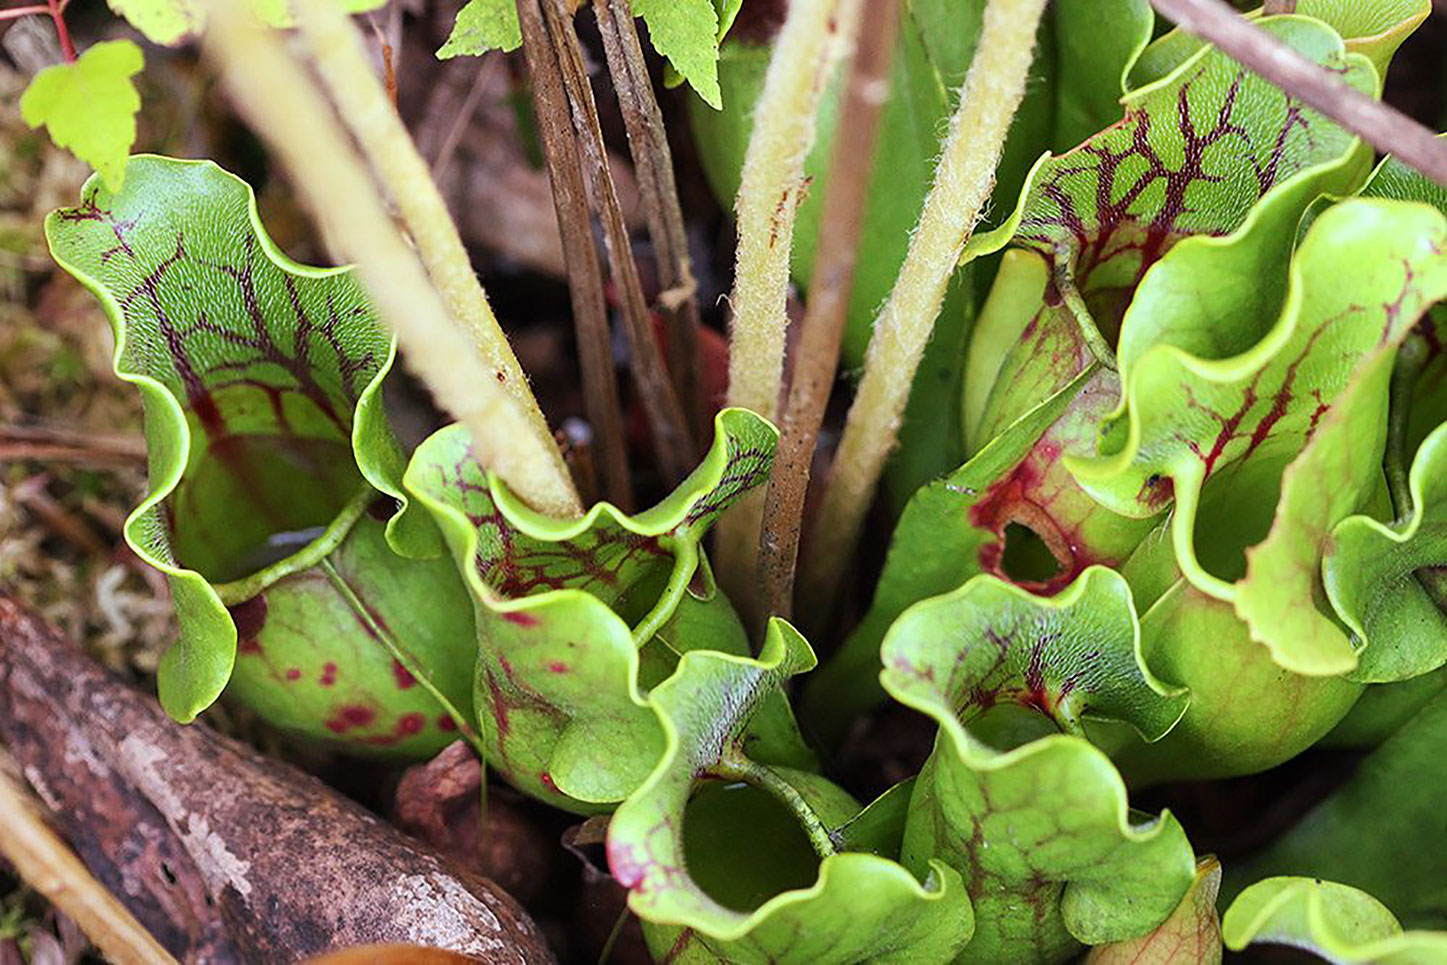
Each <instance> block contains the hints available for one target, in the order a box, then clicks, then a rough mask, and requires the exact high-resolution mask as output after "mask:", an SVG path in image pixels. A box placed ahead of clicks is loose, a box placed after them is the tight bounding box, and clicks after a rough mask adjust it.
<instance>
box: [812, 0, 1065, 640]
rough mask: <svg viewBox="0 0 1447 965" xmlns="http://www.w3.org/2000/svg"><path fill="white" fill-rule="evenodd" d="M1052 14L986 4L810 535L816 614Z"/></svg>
mask: <svg viewBox="0 0 1447 965" xmlns="http://www.w3.org/2000/svg"><path fill="white" fill-rule="evenodd" d="M1044 7H1045V0H989V2H988V3H987V4H986V6H985V14H984V25H983V28H982V30H981V32H980V44H979V48H978V50H977V52H976V53H975V59H974V62H973V63H971V64H970V71H969V74H968V75H967V76H966V78H965V86H964V90H963V91H961V93H960V106H959V108H958V109H957V110H956V111H955V115H954V117H953V118H952V119H951V121H950V132H949V136H948V137H947V139H946V140H945V145H944V153H943V154H942V155H941V157H940V160H939V164H938V165H937V166H936V168H935V178H934V184H933V185H932V186H931V187H930V192H929V195H928V197H926V199H925V203H924V209H923V211H921V213H920V218H919V224H918V225H917V226H916V228H915V232H914V235H913V237H911V238H910V244H909V252H908V254H907V255H906V256H905V260H904V264H903V266H901V268H900V273H899V277H898V278H897V279H896V281H895V284H894V288H893V290H892V291H891V292H890V293H889V299H888V300H887V301H886V302H885V305H884V308H883V309H882V310H881V311H880V313H879V317H878V318H877V319H876V320H875V323H874V334H873V336H872V337H871V338H870V340H869V350H868V353H867V354H866V356H865V363H864V378H863V379H862V380H861V382H860V383H859V390H858V393H857V394H856V395H855V398H854V403H853V405H852V406H851V407H850V409H849V417H848V419H847V421H846V423H845V426H844V435H843V437H842V438H841V440H840V443H839V451H838V452H837V453H836V455H835V458H834V465H833V467H832V470H831V475H830V478H829V481H828V484H827V488H826V489H825V493H824V502H823V505H822V507H821V509H820V513H819V518H818V519H817V521H816V522H815V525H814V528H813V529H812V530H811V532H810V549H809V555H808V558H807V559H806V561H805V570H804V591H805V594H806V596H807V599H808V605H809V606H810V607H811V608H812V612H813V613H814V614H819V613H823V612H827V608H828V607H829V606H830V605H831V601H832V600H833V599H834V596H835V592H836V591H837V589H838V586H839V582H840V579H841V578H842V575H843V573H844V571H845V569H846V568H847V566H848V563H849V561H850V560H851V558H852V557H853V553H854V548H855V545H856V544H857V542H858V539H859V531H860V527H861V525H862V524H863V521H864V515H865V513H866V511H867V510H868V509H869V504H870V503H871V502H872V501H873V499H874V493H875V489H876V488H877V487H878V484H879V476H880V473H881V472H882V471H883V469H884V463H885V460H886V459H887V458H888V456H889V453H890V451H891V450H893V449H894V446H895V443H896V441H897V439H898V434H899V425H900V420H901V417H902V416H903V414H904V407H905V403H906V402H907V401H908V400H909V390H910V385H911V383H913V381H914V375H915V371H916V369H918V368H919V360H920V356H921V355H923V354H924V348H925V343H927V342H928V341H929V337H930V332H931V331H932V330H933V328H934V323H935V318H936V317H937V316H938V315H939V311H940V305H941V304H942V303H943V301H944V297H945V288H946V286H947V285H948V284H949V280H950V276H951V275H953V274H954V272H955V268H956V266H957V265H958V264H959V260H960V253H961V252H962V251H963V250H964V247H965V243H966V242H967V241H968V240H969V238H970V234H971V233H972V232H973V231H974V229H975V225H976V224H977V223H978V222H979V220H980V214H981V212H982V211H983V210H984V206H985V202H986V201H987V200H989V197H990V192H991V190H992V189H993V188H994V185H995V168H996V166H997V165H998V164H999V160H1000V153H1001V151H1002V149H1003V148H1004V145H1005V137H1006V135H1007V134H1009V132H1010V123H1011V121H1012V120H1013V119H1014V117H1015V110H1016V108H1017V107H1019V105H1020V100H1021V98H1022V97H1023V96H1024V94H1025V81H1026V77H1027V75H1028V74H1029V72H1030V63H1031V60H1032V58H1033V52H1034V49H1035V33H1036V29H1037V28H1038V26H1039V24H1040V16H1041V13H1042V11H1043V10H1044Z"/></svg>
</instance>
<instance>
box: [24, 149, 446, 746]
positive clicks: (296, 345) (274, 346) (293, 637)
mask: <svg viewBox="0 0 1447 965" xmlns="http://www.w3.org/2000/svg"><path fill="white" fill-rule="evenodd" d="M45 230H46V237H47V239H48V240H49V242H50V248H51V252H52V254H53V255H54V257H55V259H56V261H57V262H59V263H60V265H61V266H62V267H63V268H65V269H66V270H67V271H69V272H70V273H71V274H72V275H74V276H75V277H76V278H77V279H79V280H80V281H81V283H82V284H84V285H85V286H86V287H87V288H89V289H90V290H91V291H92V292H93V293H94V294H95V295H96V297H97V298H98V299H99V300H100V302H101V304H102V305H103V306H104V308H105V310H106V314H107V316H108V318H109V319H110V322H111V325H112V327H113V329H114V331H115V337H116V354H115V370H116V373H117V375H119V376H120V377H121V378H122V379H124V380H126V381H128V382H131V383H133V384H135V385H136V387H137V388H138V389H140V392H141V398H142V402H143V405H144V408H145V427H146V441H147V448H148V452H149V469H150V489H149V491H148V493H147V495H146V497H145V499H144V500H143V501H142V503H141V505H140V506H139V507H138V508H137V509H136V510H135V512H133V513H132V514H131V516H130V518H129V519H128V520H127V521H126V526H125V534H126V540H127V542H128V543H129V544H130V545H131V547H132V548H133V549H134V550H135V551H136V553H137V554H138V555H139V556H140V557H141V559H142V560H144V561H145V562H146V563H148V564H149V565H151V566H154V567H156V568H157V569H159V570H160V571H161V572H163V573H165V574H166V577H167V582H168V583H169V584H170V587H171V593H172V597H173V599H174V602H175V606H176V611H177V617H178V621H179V623H180V637H179V639H178V640H177V641H176V643H175V644H174V645H173V646H172V647H171V649H170V650H169V651H167V653H166V655H165V657H164V658H163V660H162V662H161V667H160V675H159V685H160V688H159V689H160V697H161V703H162V706H164V707H165V708H166V710H167V712H168V713H170V714H171V715H172V716H174V717H176V718H177V719H179V720H182V721H188V720H190V719H192V718H193V717H195V715H196V714H198V713H200V712H201V711H202V710H204V709H205V708H206V707H207V706H209V705H210V704H211V703H212V701H214V700H215V699H216V697H217V696H218V695H219V694H220V693H221V691H222V689H223V688H224V687H225V686H226V684H227V681H228V680H229V679H230V677H231V675H232V670H233V664H236V663H237V644H238V640H239V641H240V642H241V643H242V644H243V645H244V646H243V657H244V658H243V659H242V660H241V661H240V667H239V673H238V691H237V693H238V695H239V696H241V697H242V698H243V699H245V700H247V701H249V702H253V703H255V704H256V705H257V706H260V707H264V708H265V709H266V711H267V712H268V713H269V714H271V715H273V716H275V717H276V718H277V719H278V722H279V723H281V724H282V725H283V726H288V727H291V728H293V729H295V730H298V731H301V732H304V733H306V734H307V735H309V736H312V737H316V738H320V739H324V740H331V741H337V742H341V743H343V744H345V745H347V746H348V747H349V748H350V749H353V750H357V751H361V752H365V753H393V752H396V753H403V754H422V753H426V752H427V751H428V750H429V749H433V750H435V749H436V748H437V747H440V746H441V745H442V744H444V743H446V742H448V741H450V740H452V739H454V737H455V734H452V733H450V732H448V731H447V729H446V728H447V723H450V722H453V721H452V715H451V714H447V716H446V718H445V720H446V722H444V713H445V712H446V707H445V706H444V705H443V704H441V703H438V702H437V701H436V700H435V698H436V697H438V696H441V697H442V698H443V699H444V700H446V701H447V703H448V704H450V705H451V706H452V707H453V709H454V710H458V712H459V715H463V714H465V712H466V708H467V705H468V703H469V695H468V691H467V688H466V687H465V686H463V687H461V688H459V687H458V686H457V680H456V678H455V677H453V676H451V673H452V672H455V671H457V670H459V669H460V670H461V671H462V672H464V673H466V672H467V671H469V670H470V667H471V655H470V647H468V646H466V644H465V639H466V638H465V637H464V638H463V640H464V644H463V645H462V646H461V647H459V642H458V640H459V638H458V636H457V632H458V630H459V628H460V629H461V631H462V632H463V633H465V632H466V624H467V620H466V613H465V612H463V613H459V612H458V611H457V610H456V609H455V608H452V607H450V606H449V604H452V603H456V602H458V601H459V590H460V586H459V583H458V581H457V579H456V577H455V576H454V575H453V574H452V573H451V572H450V570H449V568H446V567H438V566H436V565H435V564H427V563H425V562H421V561H418V562H411V561H408V560H406V559H403V558H402V557H399V556H397V555H396V554H395V553H393V552H391V550H390V546H391V542H392V540H393V538H394V537H395V538H399V539H400V537H401V536H402V535H403V534H404V530H403V528H402V527H401V526H400V524H399V521H398V520H396V519H395V518H394V519H392V520H389V522H388V524H387V527H386V534H385V535H386V540H385V541H383V540H382V537H381V536H379V534H378V531H380V530H381V529H382V527H381V526H378V525H376V524H373V523H372V522H371V521H370V520H367V521H366V522H362V520H365V519H366V513H367V511H368V509H369V508H373V509H375V510H379V511H381V514H382V515H383V516H385V515H387V514H388V513H389V512H390V507H389V506H388V505H387V504H386V503H385V502H383V503H377V500H378V499H380V498H381V497H384V496H386V497H392V498H393V499H396V500H400V501H402V502H404V503H405V497H404V495H403V492H402V489H401V485H400V482H401V475H402V468H403V457H402V452H401V448H400V446H399V445H398V443H397V441H396V439H395V437H394V436H393V435H392V431H391V428H390V426H389V425H388V423H387V420H386V416H385V413H384V412H383V411H382V406H381V381H382V379H383V377H384V376H385V375H386V373H387V371H388V369H389V368H390V366H391V364H392V359H393V356H394V346H393V343H392V340H391V337H390V335H389V334H388V333H387V331H386V330H385V329H384V328H383V326H382V325H381V324H380V322H379V320H378V319H377V317H376V314H375V312H374V311H373V309H372V307H371V305H370V304H369V303H368V302H367V300H366V297H365V294H364V292H363V291H362V288H361V286H360V284H359V283H358V282H357V281H356V279H355V278H354V277H353V275H352V272H351V271H350V269H345V268H309V267H306V266H304V265H299V264H297V263H295V262H293V261H292V260H291V259H289V258H287V257H286V256H285V255H284V254H282V253H281V251H280V250H278V249H277V247H276V245H275V244H274V243H273V242H272V241H271V239H270V238H269V237H268V236H267V235H266V232H265V231H264V230H263V228H262V226H261V224H260V222H259V220H258V216H257V212H256V199H255V197H254V195H253V194H252V192H251V189H250V187H248V186H247V185H246V184H245V183H244V182H242V181H241V180H239V179H237V178H235V177H233V176H232V175H230V174H227V173H226V172H224V171H222V170H221V169H220V168H218V167H217V166H216V165H214V164H212V163H210V162H207V161H176V160H170V159H167V158H158V157H136V158H132V159H131V161H130V163H129V165H128V168H127V176H126V187H125V190H124V191H122V192H119V193H114V192H111V191H109V190H108V189H107V188H106V187H105V186H104V184H103V183H102V182H101V180H100V179H99V177H96V178H92V179H91V180H90V181H88V182H87V183H86V185H85V187H84V188H83V189H82V192H81V203H80V205H79V206H78V207H74V208H66V209H62V210H60V211H56V212H53V213H52V214H51V215H50V216H49V217H48V218H47V219H46V223H45ZM374 504H375V505H374ZM228 606H229V609H228ZM338 621H340V622H338ZM238 630H239V631H240V632H239V633H238ZM253 657H254V658H255V659H252V658H253ZM328 668H330V669H328ZM435 674H443V675H445V676H438V675H435ZM413 681H415V682H417V683H418V684H420V686H415V687H414V686H413V685H412V682H413ZM414 737H415V738H417V739H416V740H412V739H410V738H414ZM404 738H408V739H404Z"/></svg>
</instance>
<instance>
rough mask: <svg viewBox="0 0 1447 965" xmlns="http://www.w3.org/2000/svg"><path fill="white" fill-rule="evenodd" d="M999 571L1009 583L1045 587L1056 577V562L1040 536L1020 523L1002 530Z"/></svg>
mask: <svg viewBox="0 0 1447 965" xmlns="http://www.w3.org/2000/svg"><path fill="white" fill-rule="evenodd" d="M1000 569H1001V570H1002V571H1003V572H1004V574H1005V576H1006V577H1007V578H1008V579H1009V580H1010V581H1011V582H1012V583H1048V582H1050V581H1051V580H1052V579H1054V578H1055V577H1056V576H1058V575H1059V574H1060V561H1059V560H1058V559H1056V558H1055V554H1054V553H1052V552H1051V551H1050V547H1049V546H1048V545H1046V543H1045V540H1043V539H1041V538H1040V534H1039V533H1037V532H1035V531H1034V530H1033V529H1031V528H1030V527H1029V526H1026V525H1024V524H1023V523H1010V524H1008V525H1007V526H1006V527H1005V551H1004V553H1003V554H1002V555H1001V557H1000Z"/></svg>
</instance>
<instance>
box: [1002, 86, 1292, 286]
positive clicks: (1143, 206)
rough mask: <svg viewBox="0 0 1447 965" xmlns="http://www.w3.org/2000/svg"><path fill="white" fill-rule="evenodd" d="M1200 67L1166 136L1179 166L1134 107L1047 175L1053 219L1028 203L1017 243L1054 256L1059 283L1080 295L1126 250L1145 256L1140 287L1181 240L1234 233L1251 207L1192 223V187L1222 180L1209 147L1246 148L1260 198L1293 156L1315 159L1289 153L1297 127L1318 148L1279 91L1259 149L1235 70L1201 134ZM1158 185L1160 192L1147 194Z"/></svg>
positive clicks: (1182, 92) (1045, 189) (1138, 274)
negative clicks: (1087, 206)
mask: <svg viewBox="0 0 1447 965" xmlns="http://www.w3.org/2000/svg"><path fill="white" fill-rule="evenodd" d="M1204 70H1205V68H1204V67H1203V68H1202V69H1201V71H1198V72H1197V74H1196V75H1195V76H1194V77H1192V78H1190V79H1189V80H1187V81H1185V82H1184V83H1183V84H1182V86H1181V87H1180V88H1179V90H1178V91H1177V92H1176V105H1175V107H1176V109H1175V120H1176V124H1175V126H1174V127H1173V128H1172V129H1171V130H1170V131H1169V133H1167V134H1165V135H1164V137H1179V139H1180V142H1181V153H1182V159H1181V163H1180V166H1179V167H1175V168H1172V167H1170V166H1169V165H1168V164H1167V162H1166V160H1165V159H1164V158H1163V157H1162V156H1161V154H1160V151H1159V150H1158V149H1157V141H1156V139H1155V137H1154V135H1156V134H1157V130H1156V125H1157V123H1158V119H1157V118H1155V117H1153V116H1152V115H1151V114H1150V113H1149V112H1148V111H1146V110H1145V109H1142V108H1139V107H1137V108H1133V109H1132V110H1130V111H1129V112H1128V113H1127V114H1126V116H1125V118H1123V119H1122V120H1121V121H1120V122H1119V123H1118V124H1116V125H1115V126H1114V127H1111V128H1108V129H1107V130H1106V131H1104V132H1102V133H1101V134H1099V135H1097V136H1096V137H1094V138H1092V139H1090V140H1089V141H1086V142H1085V143H1084V144H1082V145H1081V146H1080V147H1078V148H1076V149H1075V150H1074V151H1071V152H1069V153H1068V154H1066V155H1063V156H1062V157H1061V159H1060V160H1061V161H1066V160H1067V159H1069V158H1070V157H1071V155H1076V156H1077V157H1078V158H1079V163H1073V164H1071V163H1063V164H1060V165H1059V166H1057V167H1056V168H1055V169H1054V170H1053V171H1052V172H1051V173H1050V175H1049V179H1048V180H1046V181H1044V182H1043V183H1041V184H1040V186H1039V188H1038V190H1039V192H1040V195H1041V197H1042V198H1044V199H1045V200H1047V201H1049V202H1050V203H1051V204H1052V205H1053V206H1054V208H1055V209H1056V210H1055V211H1054V212H1053V213H1052V212H1049V211H1044V210H1040V207H1039V205H1032V206H1031V209H1033V210H1028V209H1027V212H1026V214H1025V215H1024V217H1022V219H1021V221H1020V225H1019V228H1018V230H1017V232H1016V235H1015V239H1014V240H1015V243H1016V244H1020V245H1023V246H1025V247H1029V248H1034V249H1036V250H1038V251H1040V252H1041V253H1042V254H1044V255H1045V256H1046V257H1047V258H1051V259H1052V260H1053V263H1054V265H1055V274H1056V277H1057V278H1058V279H1060V280H1061V282H1062V283H1063V284H1072V283H1073V284H1074V285H1076V286H1077V287H1079V288H1080V289H1082V290H1084V289H1086V288H1088V287H1089V284H1090V277H1091V274H1092V273H1093V272H1094V271H1096V270H1097V269H1098V268H1100V267H1101V266H1102V265H1104V264H1106V263H1108V262H1111V261H1112V260H1114V259H1115V258H1117V257H1118V256H1121V255H1123V254H1126V253H1128V252H1136V253H1137V254H1138V255H1139V258H1140V263H1139V265H1137V267H1136V271H1135V283H1136V284H1138V283H1139V281H1140V279H1141V278H1142V277H1143V276H1144V275H1145V272H1146V271H1147V270H1148V269H1149V268H1150V267H1151V266H1152V265H1153V264H1154V263H1155V262H1156V261H1157V260H1159V258H1160V257H1161V255H1163V254H1164V253H1165V251H1166V250H1167V249H1168V248H1169V247H1170V245H1171V244H1172V243H1174V241H1175V240H1176V239H1178V238H1180V237H1183V236H1185V235H1187V234H1198V233H1205V234H1224V233H1226V232H1228V231H1230V230H1232V229H1233V228H1234V227H1236V224H1237V223H1238V222H1239V220H1240V219H1241V218H1242V217H1244V215H1245V212H1246V210H1249V205H1243V206H1241V207H1239V209H1238V210H1236V211H1232V212H1222V214H1223V215H1225V217H1223V218H1222V219H1221V220H1220V221H1219V222H1217V223H1212V224H1205V223H1197V222H1200V220H1201V219H1199V218H1188V216H1191V215H1200V214H1202V213H1203V212H1200V211H1198V210H1196V209H1194V208H1192V207H1191V206H1190V204H1189V203H1188V197H1187V195H1188V189H1189V188H1190V187H1191V185H1193V184H1196V183H1217V182H1220V181H1221V180H1222V179H1223V176H1222V175H1221V174H1213V173H1211V172H1210V171H1208V170H1207V163H1206V162H1207V158H1208V154H1209V153H1210V152H1211V149H1212V148H1215V147H1217V146H1218V145H1221V144H1222V143H1223V142H1226V141H1227V140H1228V139H1236V140H1239V141H1240V142H1241V143H1242V150H1240V151H1238V152H1232V154H1231V157H1230V161H1231V162H1232V163H1239V162H1240V160H1241V159H1242V156H1244V157H1245V159H1246V160H1247V161H1249V163H1250V164H1251V166H1252V171H1253V173H1254V176H1255V180H1256V188H1257V193H1258V197H1259V195H1261V194H1265V193H1266V192H1267V191H1268V190H1270V189H1271V188H1272V187H1273V186H1274V185H1276V184H1277V183H1279V182H1280V181H1281V180H1282V179H1283V178H1285V177H1288V176H1290V175H1291V174H1294V173H1295V171H1296V170H1298V169H1299V166H1300V165H1299V164H1293V163H1291V161H1292V159H1293V157H1295V156H1297V155H1301V156H1306V155H1307V154H1309V150H1308V151H1306V152H1302V151H1297V150H1294V149H1293V139H1292V136H1291V135H1292V132H1293V131H1300V132H1301V133H1302V135H1303V137H1304V138H1305V140H1306V142H1307V144H1308V147H1310V146H1314V144H1315V138H1314V134H1313V132H1312V129H1311V126H1310V124H1309V122H1308V119H1307V116H1306V114H1305V112H1304V111H1303V109H1302V107H1301V105H1300V104H1299V103H1298V102H1297V101H1295V99H1293V98H1290V97H1287V96H1285V95H1279V96H1281V98H1282V101H1283V102H1284V109H1283V119H1282V122H1281V124H1280V126H1279V128H1278V129H1277V131H1276V132H1275V134H1274V135H1273V137H1272V142H1271V144H1270V145H1269V147H1267V148H1266V149H1265V150H1264V151H1262V150H1261V149H1259V148H1258V146H1257V144H1256V143H1255V139H1254V138H1253V136H1252V132H1251V131H1249V130H1247V129H1246V128H1245V127H1243V126H1242V125H1241V124H1239V123H1237V122H1236V121H1235V120H1234V114H1235V111H1236V106H1237V102H1238V100H1239V96H1240V93H1241V90H1242V86H1243V84H1244V82H1245V80H1246V77H1247V74H1246V72H1245V71H1244V70H1243V71H1238V72H1237V73H1236V74H1235V75H1234V76H1233V78H1232V80H1231V82H1230V84H1229V86H1228V87H1227V88H1226V90H1225V93H1224V96H1223V97H1222V100H1221V103H1220V105H1219V107H1218V109H1217V111H1216V115H1215V117H1214V123H1213V124H1212V126H1211V127H1210V129H1208V130H1199V129H1198V128H1197V124H1196V121H1195V119H1194V118H1193V117H1192V114H1191V92H1192V90H1193V86H1194V85H1195V84H1196V83H1197V82H1198V81H1200V80H1201V73H1202V72H1204ZM1122 134H1125V135H1126V137H1125V138H1124V139H1123V140H1124V144H1123V146H1121V147H1118V148H1117V147H1115V146H1113V143H1114V142H1118V141H1121V140H1122V138H1121V135H1122ZM1132 160H1133V161H1136V162H1144V169H1143V170H1140V171H1139V172H1138V173H1136V174H1135V180H1134V181H1132V182H1131V183H1130V184H1129V185H1126V186H1125V187H1124V189H1123V190H1118V188H1119V187H1120V186H1119V184H1118V181H1119V180H1120V179H1121V178H1122V177H1124V176H1125V172H1124V171H1123V168H1125V167H1126V162H1127V161H1132ZM1131 166H1132V167H1134V166H1136V165H1131ZM1079 177H1087V178H1093V181H1094V184H1093V190H1090V189H1085V190H1082V188H1084V186H1083V185H1072V184H1071V183H1070V182H1071V181H1072V179H1075V178H1079ZM1157 186H1159V189H1158V190H1156V191H1152V190H1151V189H1153V188H1156V187H1157ZM1148 191H1149V192H1151V193H1150V194H1148ZM1072 192H1074V193H1072ZM1078 196H1083V197H1084V198H1087V199H1088V200H1089V201H1090V202H1091V207H1092V208H1093V209H1094V210H1093V211H1092V212H1088V213H1087V212H1083V211H1082V210H1081V206H1080V203H1079V201H1078V200H1077V198H1078ZM1243 200H1244V199H1243ZM1250 200H1254V199H1250ZM1188 222H1189V223H1188Z"/></svg>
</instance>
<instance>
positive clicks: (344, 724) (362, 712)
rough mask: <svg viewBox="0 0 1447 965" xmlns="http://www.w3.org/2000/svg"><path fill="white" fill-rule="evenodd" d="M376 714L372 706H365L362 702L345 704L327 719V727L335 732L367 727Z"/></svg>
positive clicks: (341, 732)
mask: <svg viewBox="0 0 1447 965" xmlns="http://www.w3.org/2000/svg"><path fill="white" fill-rule="evenodd" d="M376 716H377V715H376V714H375V713H374V712H373V711H372V708H370V707H363V706H362V705H361V704H344V705H342V706H341V707H339V708H337V713H336V715H335V716H333V717H331V718H330V719H328V720H327V722H326V727H327V730H329V731H331V732H332V733H334V734H345V733H346V732H347V731H349V730H351V729H352V728H354V727H366V726H367V725H368V724H370V723H371V722H372V721H373V720H374V719H375V718H376Z"/></svg>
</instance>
